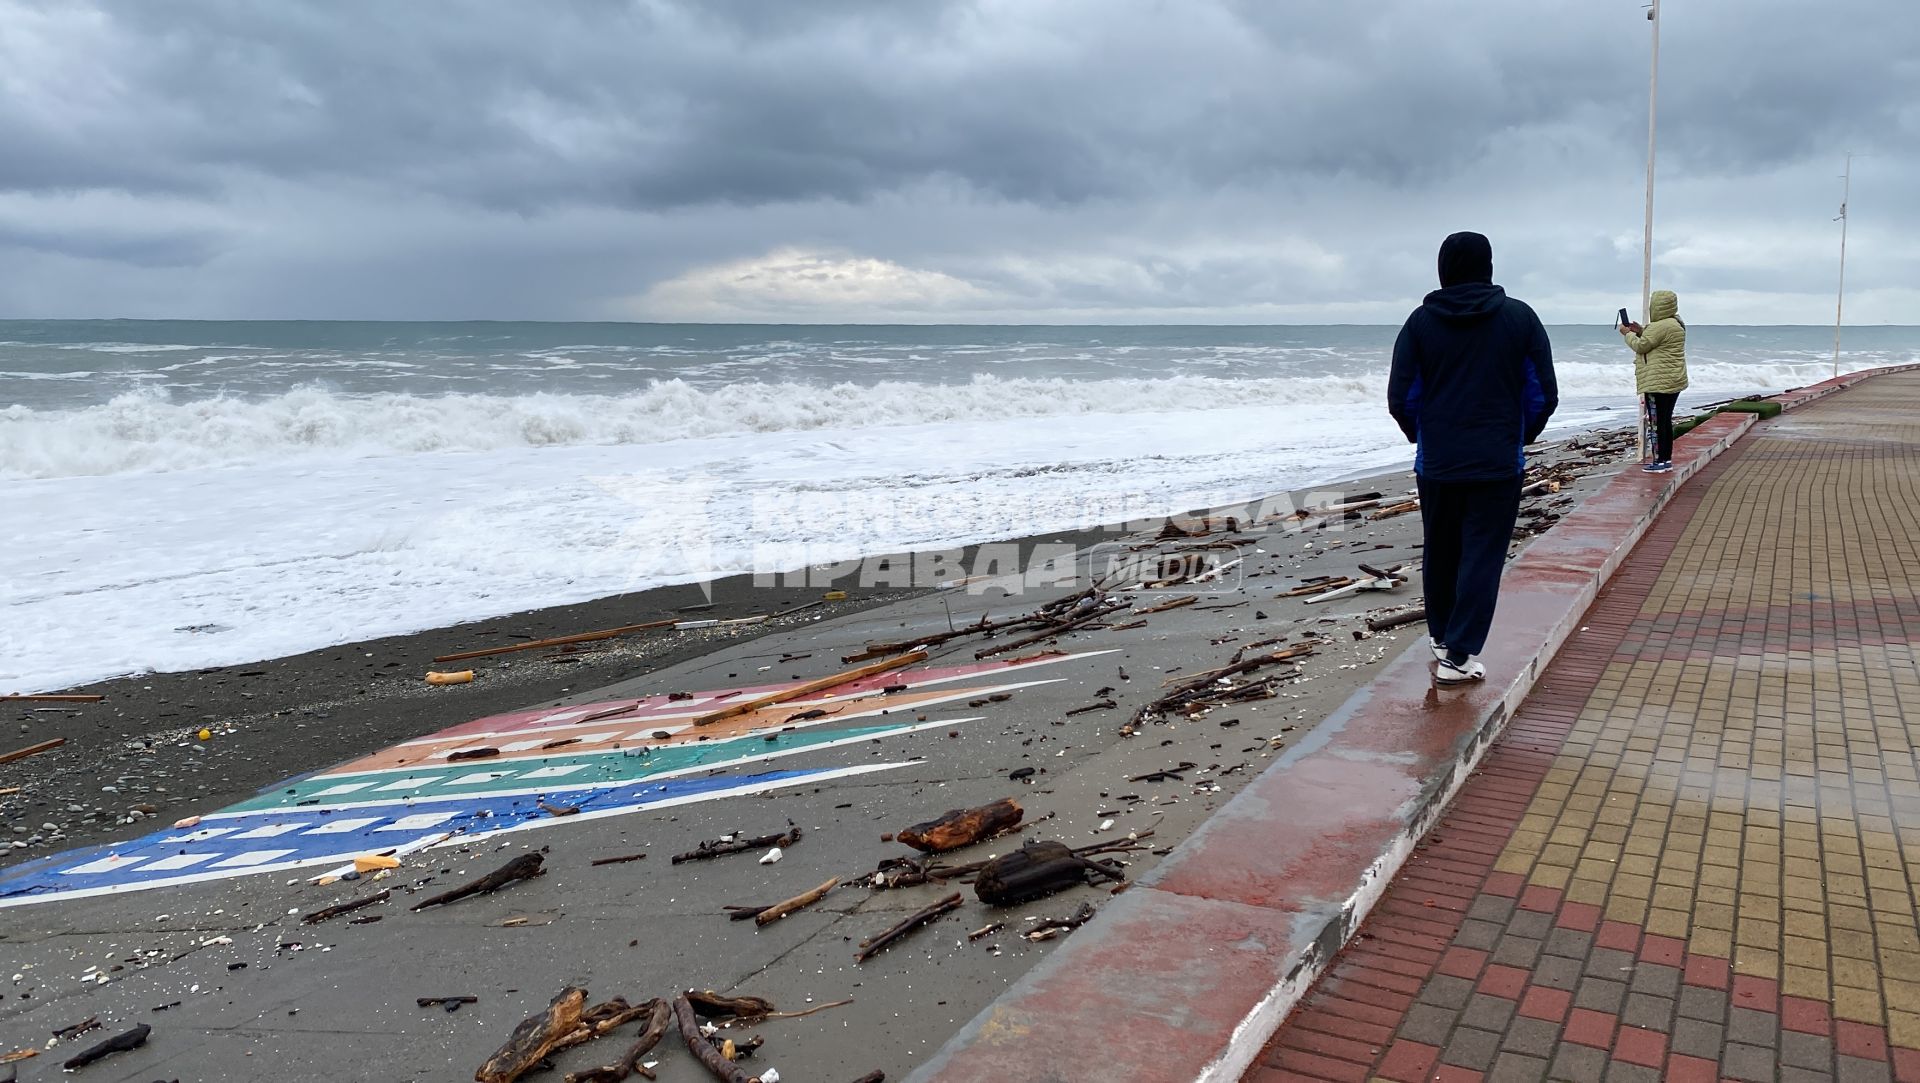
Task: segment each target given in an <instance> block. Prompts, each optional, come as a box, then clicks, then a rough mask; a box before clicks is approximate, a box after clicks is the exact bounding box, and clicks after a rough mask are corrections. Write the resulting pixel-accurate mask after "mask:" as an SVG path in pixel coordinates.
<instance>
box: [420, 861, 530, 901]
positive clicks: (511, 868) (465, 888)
mask: <svg viewBox="0 0 1920 1083" xmlns="http://www.w3.org/2000/svg"><path fill="white" fill-rule="evenodd" d="M545 861H546V858H545V857H544V856H542V855H541V854H540V853H538V852H537V851H536V852H534V853H530V854H521V855H520V856H519V857H516V858H514V859H513V860H512V861H509V862H507V863H506V864H505V865H502V866H500V867H499V868H497V869H495V870H493V871H492V872H490V873H488V874H486V875H485V876H482V877H480V878H479V879H478V880H473V881H470V882H468V883H465V884H462V885H460V886H459V887H456V888H454V889H453V890H451V891H443V892H441V893H440V894H438V895H435V896H433V897H432V898H430V899H424V900H422V901H420V902H417V903H414V904H413V905H412V906H410V907H408V908H407V909H409V910H425V909H426V908H427V907H429V906H442V905H445V904H446V903H450V902H458V901H459V900H461V899H464V898H466V897H467V896H469V895H485V894H489V893H491V892H495V891H498V890H500V889H501V888H503V887H506V886H507V885H508V884H511V883H513V882H514V881H516V880H531V879H533V878H534V877H536V876H542V875H545V874H546V871H547V870H546V869H544V868H541V864H542V863H543V862H545Z"/></svg>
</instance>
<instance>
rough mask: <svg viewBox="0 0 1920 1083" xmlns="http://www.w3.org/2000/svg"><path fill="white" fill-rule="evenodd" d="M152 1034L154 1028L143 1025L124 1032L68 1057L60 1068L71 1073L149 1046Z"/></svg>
mask: <svg viewBox="0 0 1920 1083" xmlns="http://www.w3.org/2000/svg"><path fill="white" fill-rule="evenodd" d="M152 1033H153V1028H152V1027H150V1026H148V1025H146V1024H145V1023H142V1024H140V1025H139V1026H137V1027H134V1028H133V1029H132V1030H128V1031H122V1032H121V1033H119V1034H116V1035H114V1036H113V1037H111V1038H108V1039H107V1040H106V1041H104V1042H101V1043H100V1044H98V1045H94V1046H89V1047H88V1048H87V1049H86V1050H85V1051H83V1052H80V1053H77V1054H75V1055H74V1056H71V1057H68V1058H67V1061H66V1063H64V1064H62V1065H61V1066H60V1067H62V1068H65V1069H66V1070H67V1071H69V1072H71V1071H73V1070H74V1069H75V1068H85V1067H86V1066H87V1065H89V1064H92V1063H93V1062H94V1061H96V1060H99V1059H100V1058H102V1057H110V1056H112V1055H113V1054H115V1053H125V1052H128V1051H130V1050H134V1049H138V1048H140V1047H141V1046H143V1045H145V1044H147V1035H149V1034H152Z"/></svg>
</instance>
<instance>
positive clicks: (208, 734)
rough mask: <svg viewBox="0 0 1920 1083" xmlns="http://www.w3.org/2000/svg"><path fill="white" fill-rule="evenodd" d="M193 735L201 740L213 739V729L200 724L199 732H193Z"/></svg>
mask: <svg viewBox="0 0 1920 1083" xmlns="http://www.w3.org/2000/svg"><path fill="white" fill-rule="evenodd" d="M194 736H195V737H198V738H200V739H201V740H202V741H211V740H213V731H212V730H210V729H208V728H207V727H205V726H201V727H200V732H199V733H196V734H194Z"/></svg>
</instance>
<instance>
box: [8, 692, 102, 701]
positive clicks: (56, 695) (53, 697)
mask: <svg viewBox="0 0 1920 1083" xmlns="http://www.w3.org/2000/svg"><path fill="white" fill-rule="evenodd" d="M106 698H107V697H105V696H102V695H96V694H94V693H91V692H9V693H7V694H6V695H4V696H0V700H22V701H26V702H29V703H99V702H100V701H101V700H103V699H106Z"/></svg>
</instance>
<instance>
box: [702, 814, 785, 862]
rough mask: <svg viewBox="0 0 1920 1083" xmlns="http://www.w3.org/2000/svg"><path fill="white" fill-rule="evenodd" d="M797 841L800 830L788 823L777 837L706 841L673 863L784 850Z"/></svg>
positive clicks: (765, 836) (761, 836)
mask: <svg viewBox="0 0 1920 1083" xmlns="http://www.w3.org/2000/svg"><path fill="white" fill-rule="evenodd" d="M799 841H800V829H799V828H798V827H795V826H793V825H792V824H791V823H789V824H788V825H787V829H786V830H785V831H783V832H781V833H780V834H778V835H760V836H758V837H756V838H751V839H742V838H734V837H728V838H721V839H711V840H708V841H706V842H703V843H701V844H700V845H698V846H696V847H694V848H693V849H691V850H688V851H687V852H686V853H684V854H675V855H673V863H674V864H675V865H678V864H680V863H681V862H683V861H705V860H706V859H707V858H710V857H724V856H726V855H727V854H742V853H746V852H747V851H748V850H758V849H761V848H763V847H768V846H778V847H780V848H781V849H783V850H784V849H786V848H787V847H789V846H792V845H793V844H794V843H796V842H799Z"/></svg>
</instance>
